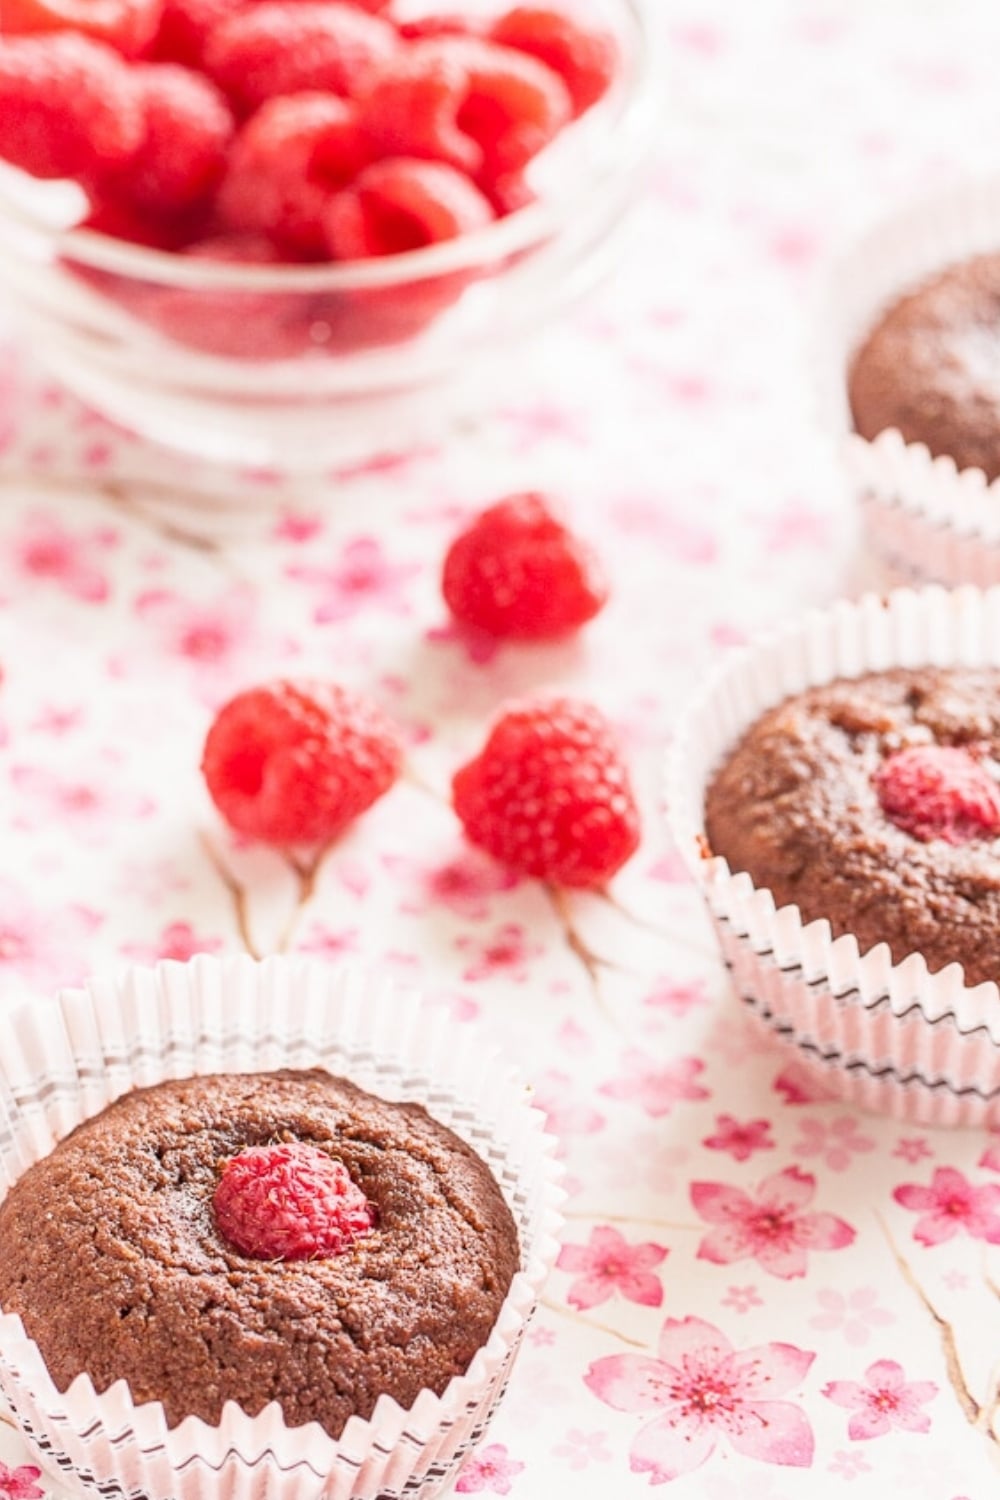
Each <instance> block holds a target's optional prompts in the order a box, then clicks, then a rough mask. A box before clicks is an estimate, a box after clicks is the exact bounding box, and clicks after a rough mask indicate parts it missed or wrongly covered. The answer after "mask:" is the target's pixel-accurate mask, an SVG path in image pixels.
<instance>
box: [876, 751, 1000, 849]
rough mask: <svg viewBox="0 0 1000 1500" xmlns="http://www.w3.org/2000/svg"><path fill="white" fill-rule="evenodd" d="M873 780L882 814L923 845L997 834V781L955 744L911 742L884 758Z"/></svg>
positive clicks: (999, 790)
mask: <svg viewBox="0 0 1000 1500" xmlns="http://www.w3.org/2000/svg"><path fill="white" fill-rule="evenodd" d="M874 779H875V788H876V790H877V792H878V797H879V802H880V803H881V804H882V810H883V812H884V813H885V814H886V816H887V817H889V818H891V819H892V821H893V822H894V823H895V824H896V826H897V827H898V828H902V829H903V830H904V832H906V833H910V834H912V835H913V837H914V838H917V839H921V840H922V841H923V842H924V843H929V842H930V840H931V839H943V840H944V841H945V843H947V844H965V843H968V842H969V841H970V840H972V839H977V838H995V837H996V836H997V834H1000V785H998V783H997V781H996V779H995V777H993V776H991V775H990V773H989V772H988V771H987V770H986V768H985V766H983V765H982V764H981V763H980V762H979V761H978V760H977V759H976V758H975V757H974V756H973V755H971V754H970V753H969V751H968V750H965V749H962V748H961V747H960V746H953V745H912V746H910V748H909V749H907V750H900V751H899V752H898V753H897V754H895V755H890V756H888V758H887V759H886V760H885V761H883V763H882V765H881V766H880V767H879V769H878V771H877V772H876V773H875V778H874Z"/></svg>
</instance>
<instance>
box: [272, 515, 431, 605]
mask: <svg viewBox="0 0 1000 1500" xmlns="http://www.w3.org/2000/svg"><path fill="white" fill-rule="evenodd" d="M286 572H287V576H288V577H289V578H291V579H292V580H293V581H294V582H296V583H303V584H305V586H306V588H308V589H312V590H314V591H315V595H316V604H315V606H314V609H313V620H314V621H315V623H316V624H317V625H330V624H333V623H334V622H336V621H338V620H349V619H351V617H352V616H353V615H356V614H357V613H358V611H359V610H362V609H368V608H369V607H372V608H376V609H380V610H382V611H383V612H385V613H388V614H408V613H409V609H410V604H409V600H408V598H407V590H408V587H409V584H410V582H411V580H412V579H413V578H415V577H416V576H417V574H418V573H419V572H420V566H419V564H417V563H392V562H390V561H389V560H388V558H387V557H386V555H385V553H384V552H383V550H382V545H381V543H380V542H379V541H377V540H376V539H375V538H374V537H356V538H355V540H354V541H352V542H348V543H347V545H346V546H345V547H344V548H343V550H342V551H341V554H340V557H339V558H338V560H337V561H336V562H335V563H334V564H333V565H332V566H331V567H313V566H312V565H311V564H306V563H295V564H294V565H293V566H292V567H290V568H288V569H286Z"/></svg>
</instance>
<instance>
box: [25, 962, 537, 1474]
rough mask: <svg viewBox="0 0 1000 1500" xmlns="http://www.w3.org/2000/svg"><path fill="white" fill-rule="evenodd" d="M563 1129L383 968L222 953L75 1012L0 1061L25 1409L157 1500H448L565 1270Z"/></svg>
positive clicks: (111, 991)
mask: <svg viewBox="0 0 1000 1500" xmlns="http://www.w3.org/2000/svg"><path fill="white" fill-rule="evenodd" d="M557 1178H558V1168H557V1167H556V1165H555V1162H554V1154H553V1143H552V1142H551V1140H550V1138H549V1137H547V1136H546V1135H545V1132H544V1123H543V1118H542V1116H541V1115H540V1114H539V1112H538V1111H536V1110H534V1109H532V1108H531V1106H530V1102H529V1100H528V1096H527V1094H526V1092H525V1090H524V1088H523V1087H521V1086H519V1085H518V1083H517V1081H516V1080H515V1079H513V1078H512V1076H511V1074H510V1073H509V1071H508V1070H507V1069H506V1068H505V1067H504V1066H503V1065H502V1064H501V1063H500V1060H499V1059H498V1056H497V1054H496V1052H495V1050H494V1049H492V1048H491V1047H490V1046H488V1045H484V1043H483V1041H482V1039H481V1038H477V1037H476V1036H475V1035H474V1033H473V1030H472V1028H464V1027H463V1028H462V1031H461V1035H460V1036H456V1034H455V1031H454V1027H453V1024H452V1023H451V1022H450V1020H449V1018H448V1017H447V1015H446V1014H445V1013H444V1012H443V1011H441V1012H438V1011H437V1010H436V1009H435V1008H433V1007H431V1008H428V1007H426V1006H424V1005H422V1004H421V1003H420V1002H419V1001H418V1000H417V999H416V998H415V997H414V996H412V995H409V994H406V993H400V992H396V991H394V990H393V989H392V988H391V987H390V986H389V985H387V984H385V983H383V982H381V981H379V980H378V979H377V978H375V977H374V976H373V975H371V974H370V973H366V972H365V971H362V970H358V969H351V968H347V969H339V970H331V969H328V968H325V967H323V966H321V965H318V964H314V963H309V962H300V961H297V960H287V959H273V960H268V961H266V962H264V963H262V964H257V963H254V962H253V961H251V960H249V959H241V958H240V959H222V960H218V959H211V958H204V957H200V958H197V959H195V960H193V961H192V962H191V963H190V964H163V965H160V966H159V967H157V968H155V969H149V970H142V969H135V970H131V971H129V972H127V973H126V974H124V975H123V976H121V977H120V978H118V979H116V980H111V981H107V982H94V983H92V984H91V985H89V986H88V987H87V988H86V989H84V990H72V991H64V992H63V993H62V994H61V995H60V996H59V997H58V998H57V999H56V1000H55V1001H53V1002H50V1003H47V1004H43V1005H34V1006H32V1007H30V1008H25V1009H23V1010H21V1011H19V1012H18V1013H16V1014H15V1016H14V1017H13V1018H12V1020H11V1023H10V1029H9V1034H8V1036H7V1037H6V1039H5V1046H4V1048H3V1050H2V1054H0V1191H2V1192H3V1201H2V1203H0V1392H2V1394H3V1397H4V1399H5V1401H6V1403H7V1404H8V1405H9V1407H10V1408H11V1410H12V1412H13V1414H14V1416H15V1418H16V1420H17V1422H18V1423H19V1425H20V1426H21V1428H22V1430H23V1431H24V1433H25V1435H26V1437H27V1438H28V1440H29V1442H30V1443H31V1444H32V1446H33V1447H34V1449H35V1451H36V1453H37V1456H38V1459H39V1461H40V1462H41V1463H42V1464H43V1466H47V1467H49V1468H50V1469H56V1470H60V1471H63V1472H64V1473H66V1474H67V1475H69V1476H72V1477H74V1478H75V1479H77V1480H79V1481H82V1483H83V1484H84V1485H85V1486H88V1487H91V1488H93V1489H95V1490H99V1491H100V1492H101V1493H102V1494H104V1495H124V1496H129V1497H131V1496H135V1497H138V1496H144V1497H148V1500H177V1497H183V1500H217V1497H218V1500H221V1497H223V1496H225V1497H226V1500H230V1497H232V1500H264V1497H265V1496H266V1497H267V1500H275V1497H277V1500H319V1497H325V1500H326V1497H328V1500H375V1497H394V1496H404V1495H405V1496H414V1497H417V1496H419V1497H430V1496H433V1495H435V1494H437V1493H438V1492H439V1491H440V1490H441V1489H443V1488H444V1487H446V1486H447V1485H448V1484H449V1483H450V1482H451V1481H452V1480H453V1479H454V1477H455V1474H456V1471H457V1469H458V1467H459V1466H460V1464H461V1462H462V1460H463V1458H464V1457H465V1455H466V1453H467V1452H468V1450H469V1449H470V1448H471V1447H472V1445H474V1444H475V1443H476V1442H477V1441H478V1440H479V1438H480V1437H481V1436H482V1434H483V1432H484V1431H485V1429H486V1426H487V1424H488V1422H489V1420H490V1418H491V1416H492V1413H493V1410H494V1408H495V1406H496V1405H497V1403H498V1401H499V1399H500V1397H501V1395H502V1392H503V1389H504V1387H505V1385H506V1381H507V1378H508V1376H509V1373H510V1369H511V1365H512V1362H513V1359H514V1357H515V1355H516V1352H517V1349H518V1347H519V1344H520V1341H521V1338H522V1335H523V1333H524V1330H525V1327H526V1324H527V1321H528V1319H529V1318H530V1316H531V1314H532V1312H533V1310H534V1307H535V1305H536V1302H537V1299H538V1295H539V1292H540V1289H541V1285H542V1283H543V1281H544V1278H545V1276H546V1274H547V1272H548V1270H549V1269H550V1267H551V1264H552V1262H553V1260H554V1257H555V1254H556V1250H557V1242H556V1233H557V1230H558V1222H559V1215H558V1203H559V1201H560V1198H561V1190H560V1188H559V1186H558V1181H557Z"/></svg>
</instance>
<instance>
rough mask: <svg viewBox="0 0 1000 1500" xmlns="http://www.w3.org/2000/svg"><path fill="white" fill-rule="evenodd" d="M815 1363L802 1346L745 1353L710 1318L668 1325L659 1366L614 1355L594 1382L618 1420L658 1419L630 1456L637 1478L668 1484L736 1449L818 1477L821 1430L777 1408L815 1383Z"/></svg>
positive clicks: (590, 1378) (599, 1367)
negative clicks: (630, 1416) (814, 1471)
mask: <svg viewBox="0 0 1000 1500" xmlns="http://www.w3.org/2000/svg"><path fill="white" fill-rule="evenodd" d="M814 1358H815V1355H814V1354H811V1353H809V1352H808V1351H807V1350H804V1349H797V1348H796V1347H795V1346H794V1345H793V1344H759V1345H757V1346H756V1347H755V1348H752V1349H744V1350H735V1349H734V1348H733V1346H732V1344H731V1343H730V1341H729V1339H727V1338H726V1336H725V1334H723V1333H721V1332H720V1330H719V1329H718V1328H715V1327H713V1326H712V1324H711V1323H705V1322H703V1321H702V1320H701V1318H691V1317H688V1318H683V1319H680V1320H678V1319H675V1318H668V1319H667V1321H666V1322H665V1323H664V1325H663V1331H662V1333H661V1335H660V1346H659V1358H658V1359H650V1358H649V1357H648V1356H646V1355H639V1354H613V1355H611V1356H610V1357H608V1358H606V1359H599V1360H597V1361H596V1362H595V1363H594V1364H592V1365H591V1366H590V1369H589V1370H588V1371H587V1373H586V1375H585V1376H584V1382H585V1384H586V1385H587V1387H588V1388H589V1389H590V1390H591V1391H593V1393H594V1395H595V1396H597V1397H598V1398H599V1400H601V1401H604V1402H606V1403H607V1405H608V1406H611V1407H613V1408H614V1410H615V1411H628V1412H643V1413H655V1416H654V1420H653V1421H652V1422H650V1423H648V1424H647V1425H646V1426H645V1427H642V1428H640V1430H639V1433H638V1434H637V1436H636V1438H635V1440H634V1442H633V1443H632V1448H631V1452H630V1454H629V1464H630V1467H631V1469H632V1472H633V1473H634V1474H648V1475H649V1477H650V1483H651V1484H666V1483H667V1482H668V1481H669V1480H671V1479H677V1478H678V1477H679V1476H680V1475H682V1474H690V1473H691V1471H692V1470H693V1469H697V1468H700V1466H701V1465H702V1464H703V1463H704V1462H705V1461H706V1459H708V1458H709V1457H710V1456H711V1454H712V1453H713V1452H714V1451H715V1449H716V1447H717V1446H718V1444H719V1443H720V1442H727V1443H729V1444H730V1446H731V1447H732V1448H733V1449H734V1451H735V1452H736V1453H739V1454H741V1455H742V1456H743V1457H744V1458H754V1459H758V1460H759V1461H760V1462H761V1463H769V1464H783V1465H788V1466H792V1467H795V1468H809V1467H810V1465H811V1464H812V1461H813V1449H814V1439H813V1433H812V1428H811V1427H810V1425H809V1422H808V1420H807V1418H806V1415H805V1413H804V1412H803V1411H802V1409H801V1407H799V1406H796V1405H795V1404H794V1403H793V1402H791V1401H782V1400H777V1399H775V1398H776V1397H781V1396H784V1395H786V1394H787V1393H788V1392H789V1391H790V1390H791V1389H792V1388H793V1387H795V1386H797V1385H799V1384H800V1383H801V1382H802V1380H803V1379H804V1378H805V1375H806V1373H807V1371H808V1370H809V1367H810V1365H811V1364H812V1362H813V1359H814Z"/></svg>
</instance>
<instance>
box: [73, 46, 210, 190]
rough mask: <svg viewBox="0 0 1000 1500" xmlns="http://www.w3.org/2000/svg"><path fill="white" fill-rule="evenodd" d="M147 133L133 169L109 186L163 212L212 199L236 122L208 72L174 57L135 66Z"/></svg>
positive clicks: (134, 158) (135, 156)
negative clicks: (203, 74) (169, 60)
mask: <svg viewBox="0 0 1000 1500" xmlns="http://www.w3.org/2000/svg"><path fill="white" fill-rule="evenodd" d="M132 78H133V82H134V84H135V86H136V89H137V90H138V96H139V103H140V106H141V109H142V117H143V125H144V127H145V139H144V140H143V143H142V145H141V146H140V147H139V150H138V151H137V152H136V154H135V155H134V156H133V157H132V159H131V161H130V162H129V164H128V167H127V169H125V170H124V171H122V173H121V174H120V175H119V176H118V177H116V178H115V179H114V181H111V180H110V179H108V180H106V181H105V182H104V184H103V187H104V189H105V191H106V192H108V193H109V194H114V195H117V196H119V197H120V198H121V199H122V200H123V201H124V202H127V203H131V204H133V205H134V206H135V207H137V208H139V209H146V210H148V211H149V212H150V213H151V214H153V215H155V216H156V217H157V218H161V219H173V218H175V217H176V216H178V215H184V214H188V213H191V212H193V211H194V209H195V208H197V207H198V205H199V204H203V203H206V202H207V200H208V198H209V197H210V196H211V194H212V193H213V192H214V190H215V188H216V186H217V185H218V183H219V180H220V178H221V177H222V173H223V170H224V168H225V164H226V152H227V149H228V146H229V142H230V140H231V138H232V135H233V130H234V128H235V122H234V120H233V116H232V113H231V112H230V109H229V106H228V104H227V103H226V101H225V99H224V98H223V97H222V95H221V94H220V93H219V91H218V89H217V88H215V87H214V85H213V84H211V83H209V81H208V79H207V78H202V77H201V76H200V74H198V73H193V72H191V70H190V69H189V68H182V67H179V66H177V65H176V64H173V63H158V64H157V63H154V64H147V65H143V66H139V67H134V68H133V69H132Z"/></svg>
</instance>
